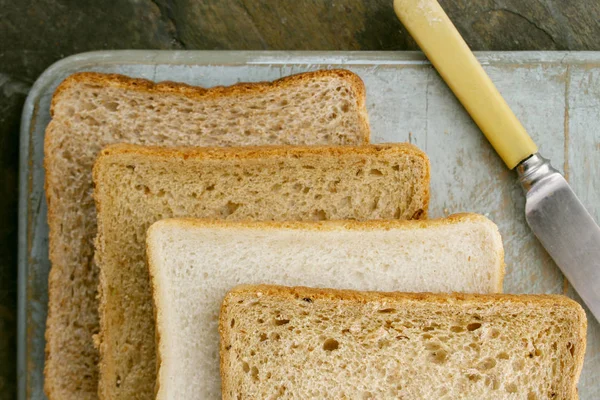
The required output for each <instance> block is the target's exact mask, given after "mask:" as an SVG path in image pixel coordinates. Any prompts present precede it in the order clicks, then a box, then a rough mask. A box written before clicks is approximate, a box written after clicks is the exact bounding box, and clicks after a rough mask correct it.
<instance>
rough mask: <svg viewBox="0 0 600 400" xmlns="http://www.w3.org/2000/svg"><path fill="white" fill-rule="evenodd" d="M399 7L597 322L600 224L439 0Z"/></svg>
mask: <svg viewBox="0 0 600 400" xmlns="http://www.w3.org/2000/svg"><path fill="white" fill-rule="evenodd" d="M394 10H395V12H396V15H397V16H398V18H399V19H400V20H401V21H402V23H403V24H404V26H405V27H406V29H407V30H408V32H409V33H410V34H411V36H412V37H413V38H414V39H415V41H416V42H417V44H418V45H419V47H421V49H422V50H423V52H424V53H425V55H426V56H427V57H428V58H429V60H430V61H431V63H432V64H433V66H434V67H435V69H436V70H437V71H438V73H439V74H440V76H441V77H442V78H443V79H444V81H445V82H446V84H448V86H449V87H450V89H451V90H452V92H453V93H454V94H455V95H456V97H457V98H458V100H459V101H460V102H461V103H462V105H463V106H464V107H465V109H466V110H467V112H468V113H469V115H471V118H473V120H474V121H475V123H476V124H477V126H479V128H480V129H481V131H482V132H483V134H484V135H485V136H486V137H487V139H488V140H489V142H490V143H491V144H492V146H493V147H494V149H495V150H496V152H497V153H498V155H499V156H500V157H501V158H502V160H503V161H504V163H505V164H506V166H507V167H508V168H509V169H511V170H512V169H516V170H517V174H518V177H519V181H520V183H521V186H522V187H523V190H524V191H525V198H526V204H525V218H526V220H527V223H528V224H529V226H530V228H531V229H532V231H533V233H534V234H535V236H536V237H537V238H538V239H539V241H540V242H541V243H542V245H543V246H544V248H545V249H546V251H547V252H548V253H549V254H550V256H551V257H552V259H553V260H554V261H555V262H556V264H557V265H558V267H559V268H560V269H561V270H562V272H563V273H564V275H565V276H566V277H567V279H568V280H569V281H570V282H571V284H572V285H573V287H574V288H575V290H576V291H577V292H578V293H579V295H580V296H581V298H582V300H583V301H584V303H585V304H586V305H587V306H588V307H589V309H590V310H591V312H592V314H593V315H594V317H595V318H596V320H598V321H600V228H599V227H598V224H596V222H595V221H594V219H593V217H592V216H591V215H590V213H589V212H588V211H587V210H586V208H585V207H584V206H583V204H582V203H581V201H579V199H578V198H577V196H576V195H575V193H574V192H573V190H572V189H571V187H570V186H569V184H568V182H567V181H566V179H565V178H564V177H563V176H562V175H561V174H560V173H559V172H558V171H557V170H555V169H554V168H553V167H552V166H551V164H550V162H549V161H548V160H546V159H545V158H543V157H542V156H541V155H540V154H539V153H538V149H537V146H536V145H535V143H534V142H533V140H532V139H531V137H530V136H529V134H528V133H527V131H526V130H525V128H524V127H523V125H522V124H521V122H520V121H519V120H518V118H517V117H516V116H515V115H514V113H513V112H512V110H511V109H510V107H509V106H508V104H507V103H506V101H505V100H504V99H503V98H502V96H501V95H500V92H498V89H497V88H496V86H495V85H494V83H493V82H492V81H491V79H490V78H489V76H488V75H487V74H486V72H485V71H484V69H483V67H482V66H481V64H479V62H478V61H477V59H476V58H475V56H474V55H473V53H472V52H471V50H470V49H469V47H468V46H467V44H466V43H465V41H464V39H463V38H462V37H461V36H460V33H459V32H458V30H457V29H456V27H455V26H454V25H453V24H452V21H450V19H449V18H448V16H447V15H446V13H445V12H444V10H443V9H442V7H441V6H440V5H439V3H438V2H437V0H394Z"/></svg>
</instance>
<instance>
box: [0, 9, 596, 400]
mask: <svg viewBox="0 0 600 400" xmlns="http://www.w3.org/2000/svg"><path fill="white" fill-rule="evenodd" d="M440 3H441V4H442V6H443V7H444V9H445V10H446V11H447V12H448V14H449V15H450V18H451V19H452V20H453V21H454V22H455V24H456V25H457V27H458V29H459V31H460V32H461V33H462V34H463V36H464V37H465V39H466V41H467V43H468V44H469V45H470V46H471V47H472V48H473V49H474V50H600V1H598V0H440ZM108 49H190V50H191V49H202V50H217V49H219V50H414V49H416V45H415V43H414V41H413V40H412V39H411V38H410V37H408V36H407V34H406V31H405V30H404V29H403V28H402V26H401V25H400V23H399V22H398V21H397V19H396V16H395V14H394V12H393V10H392V0H266V1H258V0H254V1H252V0H222V1H218V0H156V1H152V0H108V1H99V0H0V399H13V398H15V396H16V318H17V311H16V302H17V181H18V179H17V178H18V167H17V164H18V157H19V155H18V143H19V119H20V115H21V108H22V106H23V102H24V101H25V97H26V96H27V92H28V90H29V88H30V87H31V85H32V84H33V82H34V81H35V80H36V78H37V77H38V76H39V75H40V74H41V73H42V72H43V71H44V70H45V69H46V68H47V67H48V66H50V65H51V64H52V63H53V62H55V61H57V60H59V59H61V58H63V57H66V56H69V55H71V54H75V53H80V52H84V51H90V50H108Z"/></svg>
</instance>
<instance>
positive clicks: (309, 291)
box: [223, 285, 587, 327]
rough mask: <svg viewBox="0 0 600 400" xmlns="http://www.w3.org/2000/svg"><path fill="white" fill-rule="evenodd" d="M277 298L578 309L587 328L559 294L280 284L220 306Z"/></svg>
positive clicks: (250, 288) (250, 289) (243, 290)
mask: <svg viewBox="0 0 600 400" xmlns="http://www.w3.org/2000/svg"><path fill="white" fill-rule="evenodd" d="M258 293H260V295H267V296H277V297H281V298H282V299H285V300H292V299H297V298H304V297H310V298H312V299H317V300H334V301H338V300H340V301H353V302H357V303H360V304H366V303H370V302H389V301H402V300H405V301H406V300H408V301H424V302H428V303H434V304H461V305H472V304H478V305H481V304H487V303H491V304H501V303H503V304H510V303H513V304H535V305H539V306H541V307H555V306H561V307H568V308H572V309H575V310H577V313H578V314H579V320H580V322H581V323H582V324H583V325H581V326H582V327H585V326H587V325H585V324H587V322H586V321H587V320H586V316H585V312H584V311H583V308H582V307H581V305H579V303H577V302H576V301H575V300H573V299H570V298H569V297H567V296H563V295H559V294H473V293H406V292H373V291H357V290H347V289H323V288H309V287H304V286H296V287H287V286H279V285H239V286H237V287H235V288H233V289H232V290H230V291H229V292H228V293H227V295H226V296H225V300H224V303H223V306H225V302H227V301H228V299H229V298H231V297H233V296H240V295H249V296H254V295H257V294H258Z"/></svg>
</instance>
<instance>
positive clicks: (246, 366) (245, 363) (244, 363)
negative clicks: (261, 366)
mask: <svg viewBox="0 0 600 400" xmlns="http://www.w3.org/2000/svg"><path fill="white" fill-rule="evenodd" d="M242 371H244V372H245V373H248V372H250V365H248V363H247V362H245V361H244V362H243V363H242Z"/></svg>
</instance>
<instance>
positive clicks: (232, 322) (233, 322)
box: [229, 318, 235, 328]
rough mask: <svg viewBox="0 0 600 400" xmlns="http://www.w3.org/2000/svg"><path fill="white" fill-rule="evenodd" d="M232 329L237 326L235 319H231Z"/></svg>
mask: <svg viewBox="0 0 600 400" xmlns="http://www.w3.org/2000/svg"><path fill="white" fill-rule="evenodd" d="M229 326H231V327H232V328H233V327H234V326H235V318H231V323H230V324H229Z"/></svg>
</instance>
